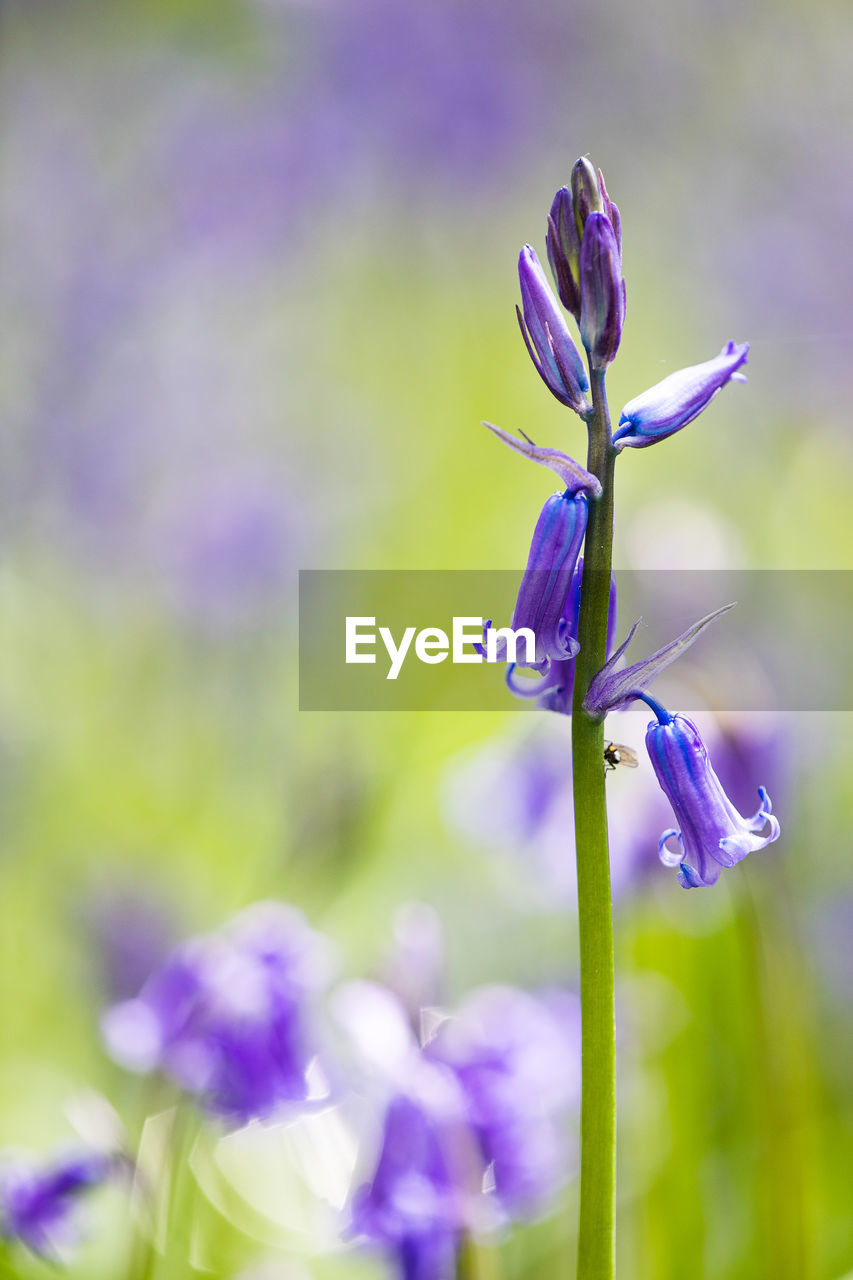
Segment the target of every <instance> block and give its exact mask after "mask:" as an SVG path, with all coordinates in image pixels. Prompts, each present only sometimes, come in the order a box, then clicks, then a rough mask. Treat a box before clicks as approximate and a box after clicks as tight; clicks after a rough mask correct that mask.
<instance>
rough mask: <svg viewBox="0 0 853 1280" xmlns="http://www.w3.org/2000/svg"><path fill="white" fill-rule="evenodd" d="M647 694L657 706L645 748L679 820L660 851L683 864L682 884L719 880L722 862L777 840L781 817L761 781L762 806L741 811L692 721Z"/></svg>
mask: <svg viewBox="0 0 853 1280" xmlns="http://www.w3.org/2000/svg"><path fill="white" fill-rule="evenodd" d="M643 700H644V701H645V702H647V703H648V705H649V706H650V707H651V708H652V710H653V711H654V712H655V719H654V720H652V721H651V722H650V724H649V727H648V729H647V730H646V749H647V751H648V753H649V759H650V760H651V762H652V768H653V769H654V771H655V776H656V777H657V780H658V782H659V783H660V786H661V790H662V791H663V793H664V795H665V796H666V797H667V799H668V800H669V802H670V804H671V805H672V808H673V812H674V814H675V817H676V819H677V820H678V823H679V827H678V828H675V827H671V828H669V829H668V830H666V831H664V832H663V834H662V835H661V837H660V840H659V842H658V855H659V857H660V860H661V862H662V863H663V864H664V866H666V867H678V868H679V872H678V883H679V884H680V885H681V886H682V888H684V889H697V888H700V887H702V886H705V885H713V884H716V882H717V880H718V878H719V875H720V871H721V870H722V868H723V867H733V866H735V865H736V864H737V863H738V862H741V861H742V860H743V859H744V858H745V857H746V856H747V855H748V854H750V853H756V852H758V850H759V849H764V848H766V846H767V845H768V844H772V843H773V841H774V840H778V838H779V833H780V827H779V820H778V819H777V818H776V816H775V815H774V813H773V806H772V805H771V803H770V796H769V795H768V794H767V790H766V788H765V787H763V786H760V787H759V788H758V796H759V800H760V803H759V806H758V808H757V809H756V811H755V813H754V814H753V815H752V816H751V817H749V818H745V817H743V816H742V815H741V814H740V813H739V812H738V810H737V809H736V808H735V806H734V805H733V804H732V802H731V800H730V799H729V797H728V796H727V795H726V793H725V791H724V790H723V787H722V784H721V782H720V780H719V778H718V777H717V775H716V773H715V772H714V769H713V766H712V764H711V761H710V759H709V758H708V752H707V750H706V748H705V744H704V742H703V741H702V738H701V737H700V735H699V731H698V729H697V728H696V726H695V724H694V723H693V721H692V720H688V718H687V716H683V715H680V714H678V713H676V714H675V715H670V713H669V712H668V711H666V710H665V708H664V707H662V706H661V704H660V703H658V702H657V701H656V700H655V699H654V698H650V697H648V695H644V698H643Z"/></svg>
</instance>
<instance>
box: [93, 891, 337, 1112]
mask: <svg viewBox="0 0 853 1280" xmlns="http://www.w3.org/2000/svg"><path fill="white" fill-rule="evenodd" d="M328 972H329V948H328V944H327V943H326V941H325V940H324V939H323V938H321V937H320V935H318V934H316V933H314V931H313V930H312V929H311V928H309V926H308V924H307V923H306V921H305V919H304V917H303V916H302V915H301V913H300V912H298V911H296V910H295V909H294V908H291V907H286V906H283V905H279V904H277V903H257V904H255V905H254V906H252V907H249V908H247V909H246V910H245V911H243V912H242V913H241V914H240V915H239V916H237V917H236V918H235V919H234V920H233V921H232V922H231V924H230V925H229V926H228V927H227V928H226V929H223V930H221V931H220V932H219V933H215V934H209V935H206V936H204V937H200V938H195V939H193V940H191V941H190V942H187V943H185V944H184V945H182V946H180V947H178V948H177V949H176V950H175V951H173V952H172V954H171V955H170V956H169V958H168V959H167V960H166V962H165V963H164V964H163V965H162V966H161V968H160V969H158V970H157V972H156V973H154V974H153V975H152V976H151V978H149V980H148V982H146V984H145V986H144V987H143V988H142V991H141V992H140V994H139V996H137V997H136V999H134V1000H128V1001H125V1002H124V1003H123V1004H119V1005H115V1006H113V1007H112V1008H111V1009H109V1010H107V1012H106V1014H105V1015H104V1017H103V1020H102V1029H103V1033H104V1038H105V1040H106V1043H107V1047H108V1049H109V1052H110V1053H111V1055H112V1057H113V1058H114V1059H115V1060H116V1061H117V1062H118V1063H119V1064H120V1065H122V1066H124V1067H127V1068H128V1069H129V1070H132V1071H139V1072H148V1071H153V1070H160V1071H162V1072H163V1073H164V1074H165V1075H167V1076H168V1077H169V1078H170V1079H172V1080H173V1081H174V1082H175V1083H176V1084H178V1085H179V1086H180V1087H181V1088H182V1089H185V1090H186V1091H187V1092H188V1093H191V1094H193V1095H195V1096H196V1097H198V1098H199V1100H200V1101H201V1102H202V1104H203V1105H204V1106H205V1107H207V1108H208V1109H209V1110H210V1111H212V1112H214V1113H216V1114H218V1115H222V1116H226V1117H228V1118H229V1119H231V1120H235V1121H237V1122H246V1121H248V1120H250V1119H252V1118H254V1117H265V1116H269V1115H270V1114H272V1113H273V1112H274V1111H275V1110H276V1109H277V1108H279V1107H280V1106H282V1105H284V1104H286V1103H292V1102H304V1101H305V1100H306V1099H307V1097H308V1094H309V1085H308V1081H307V1078H306V1074H307V1071H308V1068H309V1066H310V1064H311V1062H312V1059H313V1058H314V1057H315V1054H316V1049H315V1046H314V1044H313V1042H312V1038H311V1035H310V1030H309V1025H308V1008H307V1005H308V1000H309V997H310V996H311V995H312V994H313V993H314V992H315V991H316V990H317V989H318V988H319V987H320V986H322V985H323V983H324V982H325V980H326V978H327V977H328Z"/></svg>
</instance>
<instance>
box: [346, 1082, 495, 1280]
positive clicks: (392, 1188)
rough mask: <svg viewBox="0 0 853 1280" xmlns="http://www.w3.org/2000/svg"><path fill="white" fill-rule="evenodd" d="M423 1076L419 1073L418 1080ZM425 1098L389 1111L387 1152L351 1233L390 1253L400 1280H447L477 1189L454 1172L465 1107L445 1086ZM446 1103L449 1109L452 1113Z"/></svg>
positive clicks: (395, 1104) (400, 1098)
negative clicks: (466, 1183)
mask: <svg viewBox="0 0 853 1280" xmlns="http://www.w3.org/2000/svg"><path fill="white" fill-rule="evenodd" d="M424 1074H425V1073H424V1072H423V1071H422V1072H421V1073H420V1075H421V1079H422V1080H423V1078H424ZM432 1082H433V1084H434V1085H435V1086H437V1087H436V1088H435V1089H434V1090H432V1091H431V1093H430V1095H429V1096H427V1095H423V1096H421V1097H412V1096H407V1095H406V1094H402V1093H401V1094H398V1095H397V1096H396V1097H395V1098H393V1099H392V1101H391V1103H390V1104H389V1106H388V1109H387V1111H386V1113H385V1119H384V1123H383V1134H382V1147H381V1151H380V1154H379V1160H378V1163H377V1165H376V1169H375V1171H374V1174H373V1178H372V1180H371V1181H370V1183H368V1184H366V1185H365V1186H362V1187H360V1188H359V1190H358V1191H357V1192H356V1194H355V1197H354V1199H353V1206H352V1218H351V1226H350V1234H352V1235H356V1236H365V1237H366V1238H367V1239H369V1240H371V1241H374V1242H375V1243H378V1244H381V1245H384V1246H385V1248H386V1249H389V1250H390V1251H391V1252H392V1254H393V1256H394V1258H395V1260H396V1262H397V1266H398V1274H399V1275H400V1277H401V1280H448V1277H450V1276H452V1275H454V1274H455V1259H456V1251H457V1248H458V1245H459V1242H460V1240H461V1237H462V1233H463V1231H464V1230H465V1227H466V1225H467V1224H468V1221H469V1213H468V1200H469V1197H470V1194H471V1190H472V1188H470V1187H467V1186H466V1185H465V1178H464V1176H462V1175H464V1173H465V1172H467V1171H466V1170H464V1168H463V1169H461V1170H460V1169H459V1168H458V1167H456V1163H455V1161H456V1159H457V1157H458V1155H459V1148H460V1138H461V1147H462V1150H463V1151H464V1147H465V1137H464V1130H461V1129H460V1120H461V1108H460V1106H459V1100H458V1098H455V1097H454V1094H453V1091H452V1090H449V1091H448V1097H443V1096H442V1095H443V1094H444V1092H445V1089H446V1087H447V1083H448V1082H446V1081H444V1080H443V1079H442V1077H441V1076H440V1075H439V1074H438V1073H435V1074H434V1076H433V1080H432ZM448 1101H450V1104H451V1105H450V1108H449V1109H448V1105H447V1104H448Z"/></svg>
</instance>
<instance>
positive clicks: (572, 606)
mask: <svg viewBox="0 0 853 1280" xmlns="http://www.w3.org/2000/svg"><path fill="white" fill-rule="evenodd" d="M582 577H583V556H580V557H579V558H578V563H577V567H576V568H575V571H574V574H573V575H572V585H571V587H570V588H569V594H568V597H567V599H566V604H565V608H564V609H563V618H564V620H565V623H566V632H567V634H568V635H569V636H571V637H572V638H573V639H575V640H577V635H578V621H579V618H580V603H581V579H582ZM615 634H616V579H615V577H614V576H613V575H612V574H611V577H610V605H609V612H608V615H607V653H608V654H609V653H610V650H611V649H612V647H613V638H614V636H615ZM517 665H518V664H517V663H511V664H510V665H509V667H508V668H507V673H506V683H507V688H508V689H509V691H510V693H514V694H515V696H516V697H517V698H535V699H536V705H537V707H540V708H541V709H542V710H543V711H556V712H557V713H558V714H559V715H564V716H570V715H571V714H572V696H573V693H574V687H575V660H574V656H572V657H571V658H564V659H555V660H554V661H552V662H551V663H550V665H549V667H548V670H547V671H546V672H545V674H544V676H542V677H541V679H539V680H529V679H522V680H519V679H518V677H517V676H516V675H515V668H516V666H517Z"/></svg>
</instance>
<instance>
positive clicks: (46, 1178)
mask: <svg viewBox="0 0 853 1280" xmlns="http://www.w3.org/2000/svg"><path fill="white" fill-rule="evenodd" d="M110 1167H111V1166H110V1161H109V1160H108V1159H107V1158H106V1157H105V1156H102V1155H96V1154H84V1155H73V1156H67V1157H65V1158H64V1159H60V1160H57V1161H56V1162H55V1163H53V1164H51V1165H48V1166H47V1168H44V1169H40V1170H33V1169H32V1168H26V1167H24V1166H22V1165H11V1166H7V1167H6V1168H3V1169H0V1234H2V1235H3V1236H5V1237H7V1238H8V1239H12V1240H20V1241H21V1242H22V1243H23V1244H25V1245H26V1246H27V1248H28V1249H31V1250H32V1251H33V1253H37V1254H40V1255H41V1256H42V1257H44V1258H48V1259H50V1260H51V1261H53V1262H59V1261H61V1260H62V1259H63V1257H64V1255H65V1254H66V1253H67V1251H68V1249H69V1247H70V1246H72V1245H73V1244H74V1243H75V1242H76V1240H77V1238H78V1230H77V1227H76V1225H75V1223H74V1221H73V1212H74V1206H75V1204H76V1202H77V1200H78V1199H79V1198H80V1196H81V1195H83V1194H84V1193H85V1192H86V1191H88V1190H90V1189H91V1188H92V1187H95V1186H97V1185H98V1184H100V1183H102V1182H104V1181H105V1180H106V1178H107V1176H108V1175H109V1172H110Z"/></svg>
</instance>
